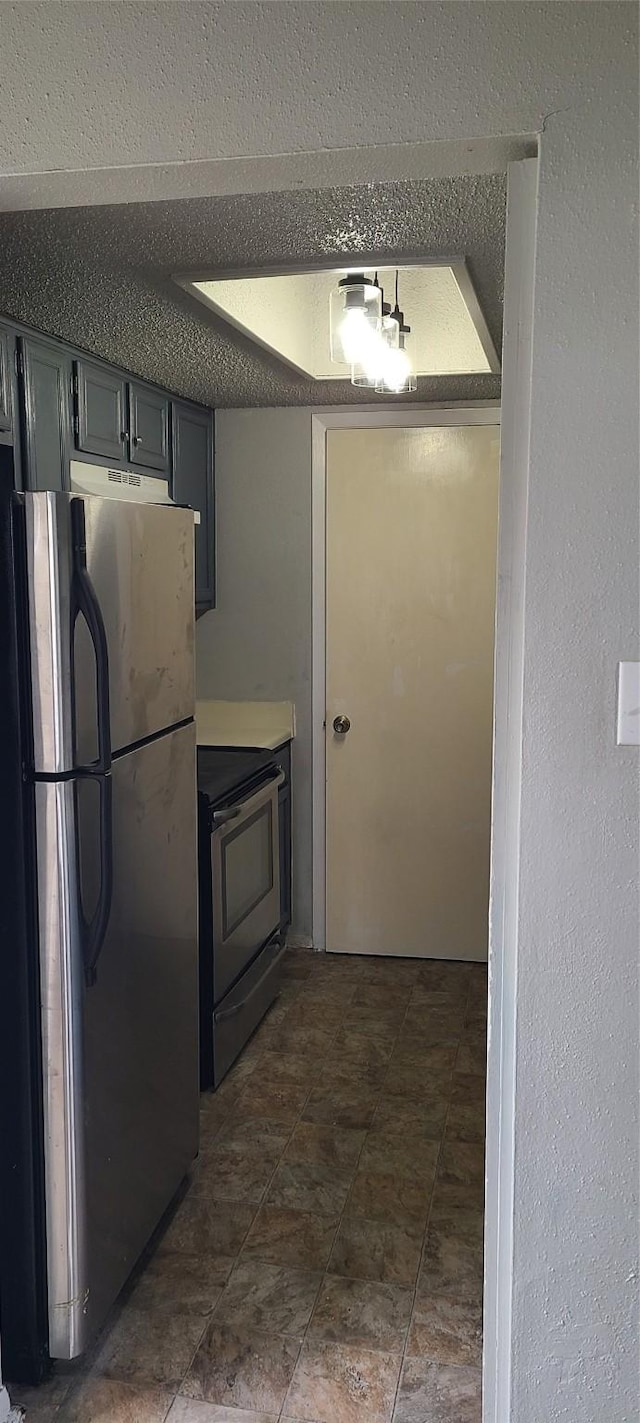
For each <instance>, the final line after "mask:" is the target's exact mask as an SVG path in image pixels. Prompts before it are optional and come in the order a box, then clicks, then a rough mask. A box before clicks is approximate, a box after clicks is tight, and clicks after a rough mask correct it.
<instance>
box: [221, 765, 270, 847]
mask: <svg viewBox="0 0 640 1423" xmlns="http://www.w3.org/2000/svg"><path fill="white" fill-rule="evenodd" d="M285 780H286V776H285V773H284V771H283V770H282V767H281V766H278V769H277V771H276V773H275V775H274V776H270V777H269V780H268V781H264V782H263V784H262V785H261V786H258V789H257V791H254V793H253V795H251V796H249V799H248V800H241V801H239V802H238V804H237V805H231V806H229V809H228V810H214V812H213V817H212V819H213V829H214V831H215V830H219V829H220V828H221V826H223V825H226V824H227V822H228V821H230V820H238V819H239V818H240V816H241V815H242V816H248V815H251V814H252V813H253V811H254V810H257V809H258V806H260V805H264V803H265V802H266V801H268V799H269V797H270V796H272V795H273V792H274V791H276V790H278V789H279V788H280V786H282V785H284V782H285Z"/></svg>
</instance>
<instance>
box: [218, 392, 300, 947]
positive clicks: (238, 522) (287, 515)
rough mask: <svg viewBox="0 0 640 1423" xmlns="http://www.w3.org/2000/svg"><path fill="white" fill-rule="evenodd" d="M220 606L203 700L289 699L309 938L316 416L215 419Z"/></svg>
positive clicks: (296, 910)
mask: <svg viewBox="0 0 640 1423" xmlns="http://www.w3.org/2000/svg"><path fill="white" fill-rule="evenodd" d="M216 496H217V520H218V529H219V537H218V580H217V607H216V608H215V609H213V610H212V611H211V612H209V613H205V614H204V616H203V617H201V618H199V619H198V623H197V628H196V659H197V662H196V667H197V686H198V696H199V697H216V698H217V697H221V698H223V699H224V700H231V701H235V700H241V699H243V698H246V699H247V700H249V701H293V702H295V707H296V723H297V736H296V740H295V742H294V748H293V776H292V780H293V846H294V860H293V925H292V928H293V931H294V932H296V933H299V934H303V935H306V936H309V937H310V935H311V413H310V411H309V410H305V409H299V408H298V409H290V410H221V411H219V413H218V415H217V416H216Z"/></svg>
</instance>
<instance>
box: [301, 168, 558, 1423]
mask: <svg viewBox="0 0 640 1423" xmlns="http://www.w3.org/2000/svg"><path fill="white" fill-rule="evenodd" d="M507 176H508V181H507V241H506V262H505V302H504V334H503V359H502V369H503V378H502V401H501V412H500V415H501V418H500V425H501V435H500V486H499V496H498V498H499V505H498V509H499V513H498V561H497V578H496V587H497V597H496V648H495V675H494V739H493V787H492V806H491V815H492V820H491V891H490V906H489V1034H488V1057H487V1147H486V1183H485V1238H484V1321H483V1390H482V1393H483V1400H482V1417H483V1423H507V1420H508V1419H510V1418H511V1363H512V1351H513V1322H512V1307H513V1281H514V1257H515V1221H514V1203H515V1161H516V1131H515V1109H516V1100H517V1086H516V1031H517V997H518V964H519V956H520V943H519V937H520V936H519V915H520V904H519V880H520V876H519V868H520V801H521V784H522V742H523V728H524V686H523V672H524V641H525V619H524V596H525V574H526V542H527V517H528V501H529V457H530V451H529V436H530V426H531V403H532V388H531V352H532V339H533V321H534V288H535V261H536V230H537V215H538V159H537V158H526V159H524V160H522V161H518V162H514V163H510V164H509V165H508V169H507ZM482 408H483V407H482V406H481V405H480V406H469V405H467V406H462V405H460V406H457V407H456V406H455V405H449V406H422V407H420V406H417V405H414V406H412V407H411V408H410V409H409V408H407V407H393V408H392V409H391V410H386V409H385V410H381V409H380V408H378V407H373V408H371V407H369V408H367V407H366V406H365V407H362V408H361V409H359V410H357V409H353V410H349V411H337V410H335V409H334V410H333V411H331V410H318V411H316V412H314V413H313V415H312V434H311V439H312V597H313V622H312V637H313V644H312V677H313V684H312V708H313V720H312V753H313V780H312V788H313V909H314V919H313V928H314V935H315V931H316V928H317V930H318V940H317V941H316V940H315V939H314V942H315V947H317V948H319V947H321V946H323V944H324V915H323V914H322V918H321V920H320V921H319V920H318V918H317V914H318V911H321V910H322V909H323V906H324V895H325V874H324V835H325V787H324V782H325V745H324V726H323V722H324V704H325V671H324V659H325V609H324V597H325V589H324V565H325V507H326V432H327V430H328V429H340V428H343V429H344V428H348V427H349V426H355V427H356V428H358V427H360V428H361V427H362V425H363V424H365V425H366V426H369V427H372V426H373V427H375V426H377V427H378V428H380V427H383V426H384V425H386V424H392V423H393V424H396V425H405V426H410V425H414V426H416V425H418V426H419V425H421V424H424V423H425V416H426V417H427V421H426V423H431V424H436V423H438V424H440V425H444V424H455V423H456V421H457V422H461V421H462V419H463V416H464V412H465V411H466V412H467V415H468V416H470V417H471V420H472V421H473V420H476V421H478V420H479V419H484V421H485V422H486V423H491V422H492V421H495V420H496V418H497V417H496V410H495V406H490V405H485V406H484V410H485V411H489V412H490V413H489V414H485V415H484V417H482V415H481V414H480V411H481V410H482ZM364 416H368V417H369V418H368V419H367V420H366V421H365V420H364V419H363V417H364Z"/></svg>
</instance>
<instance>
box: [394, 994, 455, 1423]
mask: <svg viewBox="0 0 640 1423" xmlns="http://www.w3.org/2000/svg"><path fill="white" fill-rule="evenodd" d="M469 993H470V982H469V986H468V988H467V994H466V998H465V1006H464V1013H463V1028H464V1021H465V1019H466V1012H467V1006H468V1001H469ZM411 996H412V997H413V989H412V994H411ZM409 1001H411V1000H409ZM408 1011H409V1010H408V1008H407V1012H408ZM459 1047H460V1038H458V1043H457V1046H456V1055H455V1058H454V1062H453V1067H452V1069H451V1080H450V1084H449V1093H448V1099H447V1110H446V1112H445V1118H444V1124H443V1127H442V1132H441V1135H440V1141H439V1143H438V1154H437V1157H436V1162H435V1170H434V1173H433V1184H432V1187H431V1192H430V1195H429V1208H428V1210H427V1219H426V1222H425V1227H424V1232H423V1236H422V1246H421V1250H420V1260H419V1264H418V1271H417V1274H416V1280H415V1285H414V1288H413V1299H412V1301H411V1312H410V1315H409V1325H408V1328H407V1332H406V1336H405V1342H404V1347H403V1350H402V1358H401V1361H400V1372H399V1374H398V1382H397V1385H396V1391H395V1395H394V1400H393V1407H392V1409H391V1415H390V1419H389V1423H394V1420H395V1417H396V1410H397V1408H398V1403H399V1394H400V1385H401V1382H402V1376H403V1374H404V1368H405V1363H406V1360H407V1346H408V1343H409V1336H410V1334H411V1328H412V1325H413V1322H414V1314H415V1308H416V1301H417V1298H418V1288H419V1283H420V1275H421V1272H422V1267H423V1264H424V1257H425V1250H426V1246H427V1237H428V1235H429V1226H430V1223H431V1211H432V1207H433V1197H434V1195H435V1189H436V1183H437V1180H438V1170H439V1167H440V1159H441V1156H442V1148H443V1146H444V1140H445V1134H446V1130H447V1122H448V1120H449V1111H450V1108H451V1096H452V1093H453V1077H454V1073H455V1067H456V1063H457V1061H458V1051H459Z"/></svg>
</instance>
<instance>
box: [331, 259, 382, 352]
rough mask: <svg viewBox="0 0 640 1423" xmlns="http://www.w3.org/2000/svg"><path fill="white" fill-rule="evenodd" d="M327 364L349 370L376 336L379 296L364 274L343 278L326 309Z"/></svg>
mask: <svg viewBox="0 0 640 1423" xmlns="http://www.w3.org/2000/svg"><path fill="white" fill-rule="evenodd" d="M329 319H330V342H331V360H332V361H335V362H336V363H337V364H338V365H346V366H352V365H354V364H355V363H356V362H358V361H360V360H361V358H362V356H363V355H364V354H365V352H366V351H367V350H368V349H369V348H370V343H371V342H372V340H373V339H374V338H375V337H376V336H377V334H378V332H379V330H380V324H381V321H382V292H381V290H380V287H379V286H378V285H377V283H376V282H372V281H371V278H370V277H366V276H365V275H364V272H354V273H352V274H351V275H347V276H346V277H343V278H342V279H341V281H339V282H338V286H337V288H336V289H335V291H332V293H331V298H330V307H329Z"/></svg>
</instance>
